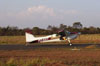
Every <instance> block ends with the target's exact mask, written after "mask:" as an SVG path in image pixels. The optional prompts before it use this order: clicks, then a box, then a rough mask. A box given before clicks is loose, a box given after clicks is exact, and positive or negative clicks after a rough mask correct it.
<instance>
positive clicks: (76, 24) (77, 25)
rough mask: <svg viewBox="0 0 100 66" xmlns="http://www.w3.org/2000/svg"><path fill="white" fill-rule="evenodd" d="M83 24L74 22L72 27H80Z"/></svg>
mask: <svg viewBox="0 0 100 66" xmlns="http://www.w3.org/2000/svg"><path fill="white" fill-rule="evenodd" d="M82 27H83V25H82V24H81V23H80V22H74V23H73V28H77V29H82Z"/></svg>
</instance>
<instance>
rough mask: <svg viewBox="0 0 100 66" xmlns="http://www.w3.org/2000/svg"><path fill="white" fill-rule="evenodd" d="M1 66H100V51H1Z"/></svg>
mask: <svg viewBox="0 0 100 66" xmlns="http://www.w3.org/2000/svg"><path fill="white" fill-rule="evenodd" d="M0 66H100V50H76V51H72V50H62V49H60V50H56V49H55V50H54V49H53V50H52V49H51V50H45V49H43V50H30V51H25V50H13V51H0Z"/></svg>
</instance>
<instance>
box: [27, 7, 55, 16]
mask: <svg viewBox="0 0 100 66" xmlns="http://www.w3.org/2000/svg"><path fill="white" fill-rule="evenodd" d="M28 12H29V13H30V14H32V13H39V14H47V15H50V16H55V13H54V10H53V8H48V7H46V6H43V5H40V6H33V7H31V8H28Z"/></svg>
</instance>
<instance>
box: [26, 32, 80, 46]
mask: <svg viewBox="0 0 100 66" xmlns="http://www.w3.org/2000/svg"><path fill="white" fill-rule="evenodd" d="M80 34H81V33H80V32H69V31H66V30H60V31H58V33H57V34H52V35H48V36H45V37H35V36H34V35H33V34H32V32H30V31H26V32H25V36H26V43H44V42H55V41H56V42H60V41H68V43H69V45H70V46H71V45H72V43H71V40H74V39H76V38H77V37H78V36H79V35H80ZM56 37H59V38H56Z"/></svg>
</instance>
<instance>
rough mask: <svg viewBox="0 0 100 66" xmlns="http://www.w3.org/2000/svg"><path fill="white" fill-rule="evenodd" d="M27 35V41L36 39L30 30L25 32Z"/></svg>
mask: <svg viewBox="0 0 100 66" xmlns="http://www.w3.org/2000/svg"><path fill="white" fill-rule="evenodd" d="M25 37H26V42H32V41H34V39H35V37H34V36H33V35H32V33H31V32H29V31H26V32H25Z"/></svg>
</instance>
